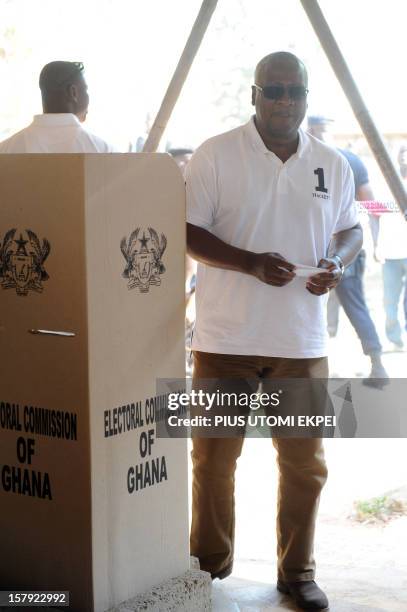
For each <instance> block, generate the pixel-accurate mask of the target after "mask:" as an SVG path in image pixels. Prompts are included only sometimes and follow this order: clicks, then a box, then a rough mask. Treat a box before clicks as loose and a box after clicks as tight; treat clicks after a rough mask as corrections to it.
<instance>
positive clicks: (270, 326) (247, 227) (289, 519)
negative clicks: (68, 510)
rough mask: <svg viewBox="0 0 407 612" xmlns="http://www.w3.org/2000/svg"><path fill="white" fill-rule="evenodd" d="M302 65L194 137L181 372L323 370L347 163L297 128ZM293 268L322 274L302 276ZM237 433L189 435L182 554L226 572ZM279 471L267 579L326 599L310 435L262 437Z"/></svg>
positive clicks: (299, 599)
mask: <svg viewBox="0 0 407 612" xmlns="http://www.w3.org/2000/svg"><path fill="white" fill-rule="evenodd" d="M307 92H308V90H307V72H306V69H305V66H304V65H303V64H302V62H301V61H300V60H299V59H298V58H296V57H295V56H294V55H292V54H291V53H285V52H280V53H273V54H271V55H269V56H267V57H265V58H263V60H261V61H260V63H259V64H258V66H257V68H256V73H255V85H253V87H252V103H253V105H254V106H255V111H256V112H255V115H254V117H252V119H251V120H250V121H249V122H248V123H247V124H246V125H243V126H241V127H238V128H237V129H234V130H232V131H230V132H227V133H225V134H221V135H220V136H216V137H214V138H211V139H210V140H208V141H206V142H205V143H204V144H203V145H202V146H201V147H200V148H199V149H198V150H197V151H196V153H195V154H194V156H193V157H192V159H191V161H190V163H189V165H188V167H187V172H186V185H187V221H188V230H187V231H188V249H189V254H190V255H191V256H192V257H194V258H195V259H196V260H198V262H199V264H198V275H197V286H196V328H195V333H194V338H193V344H192V348H193V350H194V365H195V369H194V378H195V379H196V380H198V379H208V378H212V379H230V378H240V379H258V380H261V379H262V378H263V379H266V378H267V379H270V378H277V379H278V378H326V377H327V375H328V364H327V357H326V355H327V338H326V322H325V318H324V308H325V304H326V297H327V295H326V294H327V293H328V291H329V289H331V288H333V287H335V286H336V285H337V283H338V282H339V280H340V278H341V276H342V273H343V269H344V266H346V265H347V264H348V263H350V262H351V261H352V260H353V259H354V257H355V256H356V254H357V253H358V251H359V250H360V247H361V244H362V231H361V228H360V225H359V224H358V218H357V212H356V208H355V205H354V181H353V177H352V172H351V169H350V167H349V164H348V162H347V161H346V160H345V159H344V157H343V156H342V155H340V154H339V153H338V152H337V151H335V150H334V149H333V148H331V147H329V146H327V145H325V144H324V143H322V142H319V141H318V140H316V139H315V138H313V137H312V136H309V135H307V134H306V133H305V132H303V131H302V130H301V129H299V126H300V124H301V122H302V120H303V118H304V115H305V112H306V106H307V104H306V98H307ZM301 266H311V267H320V268H323V269H325V271H324V272H321V273H318V274H317V275H315V273H313V274H314V275H313V276H311V277H308V278H307V277H304V276H301V275H300V274H301V273H302V272H303V270H302V269H301ZM242 442H243V438H242V437H229V438H199V437H195V438H194V439H193V452H192V459H193V500H192V508H193V516H192V528H191V553H192V554H193V555H195V556H197V557H198V558H199V559H200V563H201V568H202V569H204V570H207V571H209V572H210V573H211V574H212V577H213V578H215V577H219V578H224V577H226V576H227V575H229V574H230V573H231V571H232V564H233V542H234V498H233V496H234V472H235V468H236V460H237V458H238V456H239V455H240V452H241V448H242ZM273 443H274V446H275V447H276V449H277V453H278V467H279V475H280V486H279V504H278V517H277V540H278V582H277V588H278V589H279V590H280V591H282V592H284V593H287V594H289V595H291V596H292V597H293V598H294V600H295V601H296V603H297V604H298V605H299V606H300V607H302V608H303V609H310V608H313V609H323V608H325V607H327V606H328V600H327V598H326V596H325V594H324V593H323V592H322V591H321V589H319V587H318V586H317V585H316V583H315V582H314V575H315V561H314V557H313V537H314V529H315V518H316V513H317V507H318V502H319V496H320V491H321V489H322V487H323V485H324V483H325V480H326V465H325V462H324V457H323V447H322V441H321V439H320V438H293V437H291V438H290V437H285V438H284V437H280V438H274V439H273Z"/></svg>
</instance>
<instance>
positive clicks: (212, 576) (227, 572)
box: [201, 564, 233, 580]
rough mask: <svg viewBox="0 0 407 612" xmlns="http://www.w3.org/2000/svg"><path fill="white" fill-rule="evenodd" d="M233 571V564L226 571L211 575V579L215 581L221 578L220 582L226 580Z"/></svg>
mask: <svg viewBox="0 0 407 612" xmlns="http://www.w3.org/2000/svg"><path fill="white" fill-rule="evenodd" d="M201 569H202V568H201ZM232 571H233V564H232V565H228V566H227V567H225V569H223V570H221V571H220V572H213V573H211V578H212V580H215V579H216V578H219V580H223V579H224V578H227V577H228V576H230V574H231V573H232Z"/></svg>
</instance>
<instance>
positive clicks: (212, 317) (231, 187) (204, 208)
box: [186, 118, 358, 358]
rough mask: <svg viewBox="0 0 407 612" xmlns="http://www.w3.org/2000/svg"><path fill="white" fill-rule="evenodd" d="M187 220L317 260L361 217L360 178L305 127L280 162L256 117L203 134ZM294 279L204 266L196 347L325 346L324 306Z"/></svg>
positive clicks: (233, 350) (267, 349) (234, 240)
mask: <svg viewBox="0 0 407 612" xmlns="http://www.w3.org/2000/svg"><path fill="white" fill-rule="evenodd" d="M186 186H187V221H188V223H192V224H193V225H197V226H199V227H202V228H205V229H207V230H209V231H210V232H211V233H213V234H214V235H215V236H217V237H218V238H220V239H221V240H223V241H224V242H227V243H228V244H231V245H233V246H236V247H239V248H241V249H245V250H249V251H254V252H256V253H263V252H278V253H280V254H281V255H283V256H284V257H285V258H286V259H287V260H288V261H290V262H292V263H297V264H306V265H309V266H317V264H318V262H319V260H320V259H322V258H323V257H325V256H326V255H327V251H328V245H329V242H330V240H331V238H332V235H333V234H334V233H336V232H339V231H341V230H345V229H348V228H350V227H353V226H354V225H356V223H357V222H358V215H357V210H356V206H355V203H354V180H353V176H352V171H351V169H350V166H349V164H348V162H347V161H346V159H345V158H344V157H343V156H342V155H341V154H340V153H338V152H337V151H336V150H335V149H333V148H331V147H329V146H328V145H326V144H324V143H322V142H320V141H319V140H317V139H316V138H313V137H312V136H310V135H309V134H306V133H305V132H303V131H301V130H300V132H299V145H298V150H297V152H296V153H295V154H294V155H292V156H291V157H290V158H289V159H288V160H287V161H286V162H285V163H283V162H282V161H281V160H280V159H279V158H278V157H277V156H276V155H275V154H274V153H272V152H271V151H269V150H268V149H267V148H266V146H265V144H264V143H263V141H262V139H261V137H260V135H259V133H258V131H257V128H256V126H255V124H254V121H253V118H252V119H251V120H250V121H249V122H248V123H247V124H246V125H243V126H241V127H238V128H237V129H234V130H232V131H230V132H227V133H225V134H221V135H219V136H215V137H214V138H211V139H210V140H208V141H206V142H205V143H204V144H203V145H201V147H199V149H197V151H196V152H195V154H194V155H193V157H192V159H191V161H190V162H189V165H188V166H187V170H186ZM305 284H306V279H305V278H300V277H296V278H295V279H294V280H293V281H291V282H290V283H289V284H288V285H286V286H285V287H273V286H271V285H267V284H265V283H263V282H261V281H260V280H258V279H257V278H254V277H253V276H250V275H248V274H243V273H240V272H234V271H229V270H222V269H220V268H215V267H212V266H207V265H203V264H199V265H198V273H197V286H196V328H195V332H194V337H193V342H192V348H193V349H195V350H199V351H205V352H213V353H227V354H235V355H263V356H270V357H288V358H309V357H322V356H325V355H326V354H327V334H326V323H325V304H326V298H327V296H326V295H324V296H320V297H318V296H315V295H312V294H311V293H309V291H307V290H306V288H305Z"/></svg>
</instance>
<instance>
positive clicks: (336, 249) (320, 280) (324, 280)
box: [306, 223, 363, 295]
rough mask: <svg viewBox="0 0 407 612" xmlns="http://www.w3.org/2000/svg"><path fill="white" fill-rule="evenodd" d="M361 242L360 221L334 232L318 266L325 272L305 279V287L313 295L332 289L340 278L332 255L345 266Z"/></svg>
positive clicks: (336, 263) (360, 246) (337, 266)
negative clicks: (336, 256) (326, 252)
mask: <svg viewBox="0 0 407 612" xmlns="http://www.w3.org/2000/svg"><path fill="white" fill-rule="evenodd" d="M362 243H363V231H362V227H361V225H360V223H357V224H356V225H355V226H354V227H351V228H350V229H347V230H344V231H342V232H338V233H337V234H334V235H333V237H332V240H331V243H330V245H329V253H328V257H325V258H323V259H321V260H320V262H319V263H318V267H319V268H326V269H327V272H322V273H321V274H316V275H315V276H311V277H310V278H309V279H308V281H307V285H306V287H307V289H308V291H309V292H310V293H313V294H314V295H323V294H324V293H328V291H329V290H330V289H334V288H335V287H336V285H337V284H338V283H339V281H340V280H341V278H342V272H341V269H340V267H339V265H338V262H337V261H336V260H335V259H331V257H333V255H339V257H340V258H341V259H342V261H343V263H344V264H345V266H347V265H349V264H350V263H351V262H352V261H353V260H354V259H355V257H356V255H357V254H358V253H359V251H360V249H361V248H362Z"/></svg>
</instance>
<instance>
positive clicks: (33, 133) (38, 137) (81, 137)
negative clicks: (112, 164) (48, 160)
mask: <svg viewBox="0 0 407 612" xmlns="http://www.w3.org/2000/svg"><path fill="white" fill-rule="evenodd" d="M113 151H114V148H113V147H112V146H111V145H109V144H108V143H107V142H105V141H104V140H102V139H101V138H99V137H98V136H95V135H94V134H91V133H90V132H88V131H87V130H85V129H84V128H83V127H82V125H81V123H80V121H79V120H78V118H77V117H76V115H73V114H72V113H46V114H43V115H35V116H34V119H33V122H32V123H31V124H30V125H29V126H27V127H26V128H24V129H23V130H21V131H20V132H17V133H16V134H14V135H13V136H11V137H10V138H8V139H7V140H4V141H3V142H0V153H112V152H113Z"/></svg>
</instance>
